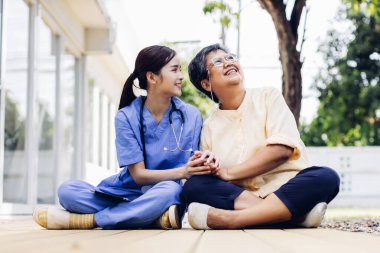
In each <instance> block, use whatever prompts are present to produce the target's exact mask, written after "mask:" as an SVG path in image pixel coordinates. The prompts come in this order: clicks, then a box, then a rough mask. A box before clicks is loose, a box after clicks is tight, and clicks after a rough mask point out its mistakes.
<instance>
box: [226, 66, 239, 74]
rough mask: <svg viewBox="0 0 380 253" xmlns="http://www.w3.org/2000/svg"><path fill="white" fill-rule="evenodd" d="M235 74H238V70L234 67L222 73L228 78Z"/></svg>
mask: <svg viewBox="0 0 380 253" xmlns="http://www.w3.org/2000/svg"><path fill="white" fill-rule="evenodd" d="M236 73H239V71H238V69H237V68H236V67H232V68H229V69H227V71H226V72H224V75H225V76H229V75H231V74H236Z"/></svg>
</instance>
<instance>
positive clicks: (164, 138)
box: [98, 97, 203, 195]
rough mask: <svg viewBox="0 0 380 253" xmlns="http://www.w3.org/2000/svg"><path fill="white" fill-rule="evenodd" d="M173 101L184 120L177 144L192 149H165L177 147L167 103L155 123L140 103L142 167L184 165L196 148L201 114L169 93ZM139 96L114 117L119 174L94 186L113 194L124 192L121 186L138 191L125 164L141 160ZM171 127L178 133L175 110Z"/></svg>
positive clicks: (139, 189)
mask: <svg viewBox="0 0 380 253" xmlns="http://www.w3.org/2000/svg"><path fill="white" fill-rule="evenodd" d="M173 101H174V103H175V105H176V107H177V109H180V110H181V111H182V113H183V114H184V118H185V122H184V125H183V130H182V137H181V140H180V143H179V146H180V148H181V149H182V150H188V149H190V148H192V149H193V152H182V151H179V150H176V151H174V152H172V151H165V150H164V148H165V147H166V148H167V149H169V150H172V149H175V148H176V147H177V145H176V141H175V137H174V134H173V130H172V128H171V126H170V123H169V112H170V110H171V108H172V105H171V104H170V106H169V108H168V110H167V111H166V113H165V115H164V117H163V118H162V120H161V122H160V123H157V122H156V121H155V119H154V118H153V117H152V115H151V114H150V112H149V111H148V110H147V108H146V107H145V106H144V110H143V116H144V136H145V148H146V160H145V167H146V168H147V169H151V170H163V169H174V168H178V167H181V166H184V165H185V164H186V163H187V161H188V159H189V158H190V156H192V155H193V154H194V151H195V150H198V149H199V138H200V132H201V128H202V123H203V119H202V115H201V113H200V112H199V111H198V109H196V108H195V107H194V106H192V105H189V104H186V103H184V102H183V101H181V100H180V99H179V98H177V97H173ZM141 103H142V99H141V97H138V98H136V99H135V100H134V101H133V102H132V103H131V104H130V105H129V106H126V107H124V108H122V109H120V110H119V111H118V112H117V114H116V117H115V129H116V141H115V142H116V151H117V159H118V162H119V166H120V168H124V169H123V170H122V171H121V172H120V173H119V174H117V175H114V176H111V177H109V178H106V179H104V180H103V181H102V182H101V183H100V184H99V185H98V187H99V188H101V189H102V190H103V191H106V192H110V193H113V194H117V195H125V189H129V190H130V191H132V192H133V191H136V193H140V192H141V186H139V185H137V184H136V182H135V181H134V180H133V178H132V176H131V174H130V173H129V171H128V165H130V164H134V163H137V162H141V161H144V158H143V151H142V147H143V146H142V141H141V138H140V107H141ZM172 121H173V127H174V130H175V133H176V136H177V139H178V138H179V135H180V129H181V124H182V121H181V116H180V114H179V113H178V112H173V113H172Z"/></svg>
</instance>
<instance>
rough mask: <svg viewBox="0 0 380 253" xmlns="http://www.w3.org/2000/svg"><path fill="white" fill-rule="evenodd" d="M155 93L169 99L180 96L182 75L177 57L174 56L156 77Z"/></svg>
mask: <svg viewBox="0 0 380 253" xmlns="http://www.w3.org/2000/svg"><path fill="white" fill-rule="evenodd" d="M156 77H157V78H156V80H157V85H156V86H155V87H156V89H157V91H158V90H159V92H160V93H161V94H165V95H167V96H169V97H172V96H181V94H182V89H181V88H182V80H183V74H182V69H181V63H180V60H179V57H178V56H177V55H176V56H174V57H173V59H171V61H169V62H168V63H167V64H166V65H165V66H164V67H162V69H161V70H160V74H159V75H157V76H156Z"/></svg>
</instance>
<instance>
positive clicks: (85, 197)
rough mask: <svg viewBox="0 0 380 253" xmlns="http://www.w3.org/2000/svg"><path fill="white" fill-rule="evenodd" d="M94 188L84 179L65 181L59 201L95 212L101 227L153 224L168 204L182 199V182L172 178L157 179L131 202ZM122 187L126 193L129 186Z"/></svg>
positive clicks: (72, 208)
mask: <svg viewBox="0 0 380 253" xmlns="http://www.w3.org/2000/svg"><path fill="white" fill-rule="evenodd" d="M94 188H95V187H94V186H93V185H91V184H89V183H87V182H84V181H80V180H69V181H66V182H64V183H63V184H62V185H61V186H60V187H59V189H58V197H59V202H60V204H61V205H62V206H63V207H64V208H65V209H66V210H67V211H69V212H72V213H81V214H90V213H94V214H95V215H94V216H95V221H96V223H97V224H98V226H100V227H102V228H104V229H129V228H149V227H152V225H153V223H154V221H155V220H156V219H157V218H158V217H160V215H162V214H163V213H164V212H165V211H166V210H167V209H168V208H169V207H170V206H171V205H178V204H180V203H181V201H180V198H181V192H182V186H181V185H179V184H178V183H176V182H174V181H163V182H160V183H157V184H155V185H154V186H152V188H150V189H149V190H147V191H146V192H145V193H142V192H141V194H140V196H138V197H137V198H135V199H133V200H132V201H131V202H115V201H114V200H110V199H108V198H106V197H103V196H99V195H96V194H94V193H93V192H92V191H91V189H94ZM125 191H126V194H125V195H129V194H128V193H129V192H128V189H125ZM133 194H136V191H134V192H133Z"/></svg>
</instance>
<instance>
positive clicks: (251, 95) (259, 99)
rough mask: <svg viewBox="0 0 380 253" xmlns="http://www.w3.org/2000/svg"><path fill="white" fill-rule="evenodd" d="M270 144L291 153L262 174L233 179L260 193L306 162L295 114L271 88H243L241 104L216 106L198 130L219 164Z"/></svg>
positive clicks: (240, 158) (226, 165)
mask: <svg viewBox="0 0 380 253" xmlns="http://www.w3.org/2000/svg"><path fill="white" fill-rule="evenodd" d="M270 144H283V145H286V146H289V147H292V148H294V152H293V155H292V157H291V158H290V159H289V161H287V162H285V163H284V164H282V165H280V166H278V167H277V168H275V169H273V170H271V171H269V172H267V173H265V174H262V175H260V176H256V177H254V178H248V179H244V180H237V181H233V183H235V184H237V185H240V186H243V187H244V188H245V189H247V190H250V191H252V192H254V193H255V194H256V195H258V196H260V197H265V196H267V195H268V194H270V193H272V192H274V191H276V190H277V189H278V188H279V187H280V186H281V185H283V184H285V183H286V182H287V181H288V180H289V179H291V178H293V177H294V176H295V175H296V174H297V173H298V172H299V171H300V170H302V169H304V168H306V167H308V166H309V165H308V163H309V162H308V158H307V154H306V149H305V145H304V143H303V142H302V140H301V138H300V134H299V131H298V129H297V124H296V121H295V119H294V116H293V114H292V113H291V111H290V109H289V107H288V106H287V104H286V103H285V100H284V98H283V96H282V94H281V93H280V92H279V91H278V90H277V89H274V88H256V89H246V94H245V97H244V99H243V102H242V104H241V105H240V107H239V108H238V109H237V110H220V109H216V111H215V112H214V113H213V114H212V115H211V116H210V117H209V118H208V119H207V120H206V121H205V123H204V125H203V129H202V134H201V150H206V149H208V150H211V151H212V152H214V153H215V155H216V156H217V157H218V158H219V159H220V164H221V167H222V168H229V167H232V166H234V165H237V164H240V163H243V162H245V161H246V160H248V159H249V158H250V157H252V156H253V155H254V154H255V153H256V152H257V151H259V150H260V149H261V148H263V147H265V146H267V145H270Z"/></svg>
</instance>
